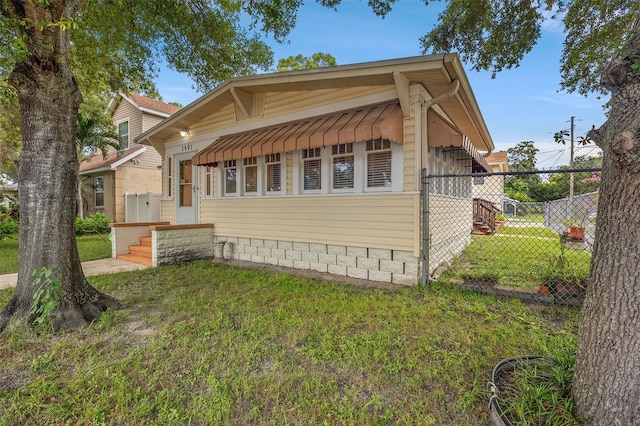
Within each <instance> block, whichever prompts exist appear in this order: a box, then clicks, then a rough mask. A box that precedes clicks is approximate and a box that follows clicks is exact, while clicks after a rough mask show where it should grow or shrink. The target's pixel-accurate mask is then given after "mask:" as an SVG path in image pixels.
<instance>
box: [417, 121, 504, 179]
mask: <svg viewBox="0 0 640 426" xmlns="http://www.w3.org/2000/svg"><path fill="white" fill-rule="evenodd" d="M427 137H428V143H429V147H431V148H437V147H442V148H452V149H461V150H463V151H464V152H466V153H467V154H468V155H469V158H470V159H471V170H472V172H490V171H491V170H492V169H491V166H490V165H489V163H487V161H486V160H485V158H484V157H483V156H482V154H480V152H478V150H477V149H476V147H475V146H473V144H471V142H470V141H469V139H468V138H467V137H466V136H465V135H463V134H462V132H460V131H459V130H458V129H456V128H455V127H454V126H453V125H452V124H451V123H449V122H447V121H446V120H445V119H444V118H442V117H441V116H440V115H439V114H438V113H436V112H434V111H433V110H431V109H430V110H429V111H428V112H427Z"/></svg>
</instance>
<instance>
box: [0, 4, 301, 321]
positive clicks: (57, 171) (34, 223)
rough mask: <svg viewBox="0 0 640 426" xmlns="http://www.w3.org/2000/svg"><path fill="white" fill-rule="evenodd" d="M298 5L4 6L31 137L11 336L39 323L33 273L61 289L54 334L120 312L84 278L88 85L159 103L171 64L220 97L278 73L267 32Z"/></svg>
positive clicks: (3, 59) (285, 28) (1, 63)
mask: <svg viewBox="0 0 640 426" xmlns="http://www.w3.org/2000/svg"><path fill="white" fill-rule="evenodd" d="M298 6H299V2H298V1H296V0H284V1H282V2H278V3H277V4H274V3H273V2H271V1H267V0H252V1H250V2H224V1H219V2H218V1H213V0H147V1H138V0H0V76H8V82H9V83H10V85H11V86H12V87H13V89H14V90H15V94H16V97H17V101H18V104H19V107H20V113H21V114H20V129H21V136H22V137H21V139H22V141H21V142H22V151H21V154H20V162H19V171H18V185H19V191H20V236H19V250H20V257H19V271H18V282H17V287H16V291H15V293H14V295H13V297H12V298H11V300H10V301H9V303H8V305H7V306H6V307H5V308H3V309H2V311H0V331H1V330H3V329H4V328H6V327H7V325H9V324H14V323H15V324H28V323H30V322H32V321H33V319H34V318H33V316H32V315H31V314H30V307H31V305H32V302H33V297H34V294H35V292H36V290H37V288H36V286H35V285H34V283H33V277H32V273H33V271H35V270H38V269H40V268H42V267H46V268H49V269H51V270H54V271H55V272H54V276H52V279H53V280H57V281H60V283H61V294H62V297H61V300H60V304H59V305H58V307H57V308H56V310H55V312H54V315H53V321H52V325H53V326H54V327H56V328H65V329H76V328H79V327H82V326H84V325H86V324H87V323H88V322H90V321H92V320H94V319H95V318H97V317H98V316H99V315H100V313H101V312H102V311H104V310H105V309H107V308H111V307H116V306H118V302H117V301H116V300H115V299H113V298H112V297H109V296H108V295H105V294H103V293H101V292H99V291H98V290H96V289H95V288H94V287H92V286H91V285H90V284H89V283H88V282H87V280H86V279H85V277H84V274H83V272H82V267H81V264H80V260H79V257H78V252H77V246H76V241H75V232H74V223H75V211H76V198H77V197H76V181H77V177H78V168H77V144H76V142H77V141H76V137H77V135H78V127H77V126H78V120H77V117H78V111H79V107H80V105H81V103H82V101H83V96H82V90H81V89H82V88H83V87H82V84H83V82H84V83H87V82H91V83H90V84H92V85H93V84H95V82H99V84H102V85H104V87H105V88H108V89H109V90H111V91H115V90H125V91H126V90H134V91H136V92H140V93H147V94H153V92H154V87H153V83H152V79H153V77H154V76H155V74H156V73H157V69H158V64H159V61H161V60H165V61H166V62H167V63H168V64H169V66H171V67H173V68H174V69H176V70H177V71H180V72H184V73H186V74H188V75H189V76H190V77H191V78H192V79H193V81H194V82H195V84H196V86H197V88H199V89H200V90H208V89H211V88H213V87H214V86H215V85H216V84H218V83H219V82H220V81H223V80H225V79H227V78H229V77H232V76H234V75H241V74H252V73H255V72H256V71H257V70H259V69H266V68H268V67H269V66H270V65H271V63H272V52H271V51H270V49H269V48H268V46H267V45H266V44H265V43H264V42H262V41H261V39H260V36H261V34H260V32H261V31H262V32H269V33H271V34H273V36H274V37H275V39H276V40H282V39H283V37H285V36H286V34H287V33H288V32H289V30H290V29H291V27H292V26H293V25H294V24H295V13H296V11H297V8H298ZM246 15H248V16H249V17H250V18H251V19H250V22H249V23H248V25H246V26H243V24H242V23H243V22H246V20H245V19H241V18H243V17H244V16H246ZM85 87H87V85H85ZM12 320H14V321H15V322H12Z"/></svg>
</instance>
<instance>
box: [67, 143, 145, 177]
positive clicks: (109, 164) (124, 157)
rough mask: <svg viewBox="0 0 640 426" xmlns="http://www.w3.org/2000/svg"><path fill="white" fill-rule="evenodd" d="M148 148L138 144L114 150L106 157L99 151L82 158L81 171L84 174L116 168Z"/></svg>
mask: <svg viewBox="0 0 640 426" xmlns="http://www.w3.org/2000/svg"><path fill="white" fill-rule="evenodd" d="M146 150H147V147H146V146H138V147H136V148H131V149H127V150H125V151H120V152H114V153H113V154H109V155H107V156H106V157H104V156H103V155H102V153H98V154H95V155H92V156H90V157H88V158H86V159H84V160H82V161H81V162H80V167H79V172H80V174H81V175H83V174H88V173H95V172H100V171H109V170H115V169H117V168H118V166H119V165H121V164H122V163H125V162H127V161H129V160H133V159H134V158H136V157H137V156H138V155H140V154H142V153H143V152H145V151H146Z"/></svg>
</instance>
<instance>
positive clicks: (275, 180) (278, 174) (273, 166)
mask: <svg viewBox="0 0 640 426" xmlns="http://www.w3.org/2000/svg"><path fill="white" fill-rule="evenodd" d="M265 165H266V172H267V179H266V183H267V193H276V192H280V191H281V189H282V164H281V163H280V153H277V154H268V155H266V156H265Z"/></svg>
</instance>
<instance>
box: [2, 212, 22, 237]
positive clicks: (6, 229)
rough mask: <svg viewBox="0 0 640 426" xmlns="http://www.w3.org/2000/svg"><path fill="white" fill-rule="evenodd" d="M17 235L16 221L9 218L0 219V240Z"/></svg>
mask: <svg viewBox="0 0 640 426" xmlns="http://www.w3.org/2000/svg"><path fill="white" fill-rule="evenodd" d="M17 233H18V221H17V220H15V219H14V218H12V217H10V216H6V217H5V216H2V217H0V240H2V239H5V238H7V236H9V235H11V234H17Z"/></svg>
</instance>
